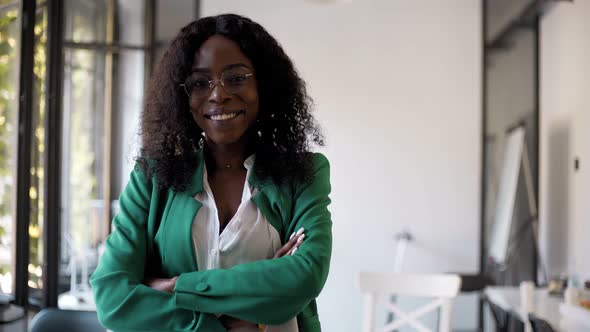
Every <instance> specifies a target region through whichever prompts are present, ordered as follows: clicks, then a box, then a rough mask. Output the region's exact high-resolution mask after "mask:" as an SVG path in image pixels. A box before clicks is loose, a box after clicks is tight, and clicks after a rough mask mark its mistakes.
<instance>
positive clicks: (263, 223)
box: [192, 155, 298, 332]
mask: <svg viewBox="0 0 590 332" xmlns="http://www.w3.org/2000/svg"><path fill="white" fill-rule="evenodd" d="M253 165H254V155H252V156H250V157H248V158H247V159H246V160H245V161H244V167H245V168H246V170H247V174H246V181H245V183H244V190H243V191H242V201H241V203H240V206H239V207H238V210H237V211H236V214H235V215H234V216H233V217H232V218H231V220H230V221H229V222H228V223H227V225H226V227H225V229H224V230H223V231H222V232H221V234H219V227H220V226H219V214H218V211H217V205H216V204H215V198H214V197H213V191H212V190H211V187H210V186H209V181H208V179H207V167H206V166H205V168H204V172H203V184H204V187H205V191H204V192H200V193H197V194H196V195H195V196H194V197H195V199H196V200H198V201H199V202H201V203H202V204H203V206H202V207H201V208H200V209H199V212H198V213H197V215H196V216H195V220H194V221H193V224H192V238H193V245H194V248H195V253H196V256H197V266H198V267H199V270H211V269H229V268H231V267H233V266H235V265H238V264H244V263H249V262H253V261H258V260H262V259H271V258H272V257H273V256H274V253H275V252H276V251H277V250H278V249H279V248H280V247H281V246H282V245H281V240H280V236H279V233H278V232H277V230H276V229H275V228H274V227H273V226H272V225H271V224H270V223H269V222H268V221H267V220H266V218H265V217H264V216H263V215H262V213H261V212H260V210H259V209H258V207H257V206H256V204H254V202H252V200H251V198H252V196H254V195H255V194H256V192H257V190H258V189H257V188H251V187H250V185H249V183H248V178H249V176H250V172H251V170H252V166H253ZM238 330H239V331H240V332H241V331H243V332H250V331H252V332H259V330H258V329H257V328H251V329H244V328H240V329H232V330H231V331H235V332H237V331H238ZM265 331H266V332H274V331H276V332H278V331H281V332H296V331H298V327H297V319H296V318H293V319H291V320H290V321H288V322H287V323H285V324H283V325H281V326H268V327H267V328H266V330H265Z"/></svg>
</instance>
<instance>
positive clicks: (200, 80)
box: [180, 71, 254, 99]
mask: <svg viewBox="0 0 590 332" xmlns="http://www.w3.org/2000/svg"><path fill="white" fill-rule="evenodd" d="M252 76H254V73H242V72H235V71H226V72H223V73H222V74H221V78H220V79H211V78H210V77H209V76H208V75H206V74H202V73H195V74H192V75H191V76H189V77H188V78H187V79H186V81H185V82H184V84H180V86H181V87H183V88H184V91H185V92H186V94H187V95H188V96H189V98H191V99H199V98H204V97H207V96H209V94H211V91H213V88H214V87H215V86H217V85H218V84H221V87H222V88H223V89H224V90H225V91H227V92H228V93H230V94H232V95H236V94H239V93H240V92H242V91H244V88H246V87H247V86H248V79H249V78H250V77H252Z"/></svg>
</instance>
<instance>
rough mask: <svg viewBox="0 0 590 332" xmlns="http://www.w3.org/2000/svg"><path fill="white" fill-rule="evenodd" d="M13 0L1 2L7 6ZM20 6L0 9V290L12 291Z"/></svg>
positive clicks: (2, 291) (7, 292) (8, 292)
mask: <svg viewBox="0 0 590 332" xmlns="http://www.w3.org/2000/svg"><path fill="white" fill-rule="evenodd" d="M11 2H12V1H0V5H2V6H6V5H7V4H8V3H11ZM19 9H20V5H19V4H18V2H17V3H15V5H14V6H10V7H4V9H3V10H2V11H1V12H0V293H5V294H11V293H12V292H13V285H12V282H13V272H14V263H15V262H14V260H13V258H14V254H13V253H14V239H15V234H14V225H15V217H16V215H15V209H16V195H15V190H16V164H17V144H16V142H17V134H18V133H17V127H18V97H17V96H18V86H19V50H20V18H19V17H20V13H19Z"/></svg>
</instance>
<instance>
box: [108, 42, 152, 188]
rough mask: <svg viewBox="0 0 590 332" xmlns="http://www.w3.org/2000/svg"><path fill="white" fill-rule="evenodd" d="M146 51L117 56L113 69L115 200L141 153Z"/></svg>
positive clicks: (113, 179)
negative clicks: (140, 121)
mask: <svg viewBox="0 0 590 332" xmlns="http://www.w3.org/2000/svg"><path fill="white" fill-rule="evenodd" d="M144 60H145V54H144V52H143V51H124V52H121V53H119V54H117V55H116V56H115V63H114V67H113V144H112V149H113V150H112V153H113V172H112V176H111V193H112V197H113V198H116V197H118V196H119V194H120V193H121V191H122V190H123V188H124V187H125V185H126V184H127V181H128V180H129V174H130V173H131V171H132V170H133V166H134V164H135V162H134V157H136V156H137V153H138V152H139V146H140V142H139V136H138V130H139V116H140V114H141V110H142V107H143V90H144V86H143V84H144V68H145V67H144Z"/></svg>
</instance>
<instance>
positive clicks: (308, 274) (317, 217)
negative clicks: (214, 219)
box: [175, 154, 332, 325]
mask: <svg viewBox="0 0 590 332" xmlns="http://www.w3.org/2000/svg"><path fill="white" fill-rule="evenodd" d="M329 193H330V168H329V163H328V160H327V159H326V158H325V157H324V156H323V155H321V154H315V155H314V177H313V179H312V180H311V181H309V182H307V183H304V184H301V185H299V186H298V187H297V188H296V189H295V190H290V194H291V195H292V199H293V203H292V209H291V211H292V213H291V220H290V222H289V223H288V225H287V226H288V227H287V228H289V229H294V230H297V229H299V228H301V227H303V228H305V234H306V238H305V241H304V242H303V244H302V245H301V247H300V248H299V250H298V251H297V252H296V253H295V255H293V256H284V257H281V258H278V259H271V260H262V261H256V262H252V263H247V264H241V265H237V266H235V267H233V268H231V269H226V270H222V269H217V270H208V271H198V272H191V273H184V274H181V275H180V277H179V278H178V281H177V283H176V287H175V293H176V300H177V305H178V307H180V308H183V309H187V310H191V311H199V312H207V313H223V314H227V315H230V316H233V317H237V318H239V319H243V320H246V321H251V322H257V323H263V324H268V325H277V324H282V323H284V322H286V321H288V320H289V319H291V318H293V317H295V316H296V315H297V314H299V313H300V312H301V311H302V310H303V309H304V308H305V307H306V306H307V305H308V304H309V303H310V301H312V300H313V299H315V298H316V297H317V296H318V294H319V293H320V291H321V289H322V288H323V286H324V283H325V282H326V278H327V276H328V269H329V265H330V256H331V251H332V220H331V216H330V212H329V211H328V205H329V204H330V198H329V197H328V195H329ZM289 199H290V198H286V199H285V200H289Z"/></svg>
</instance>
